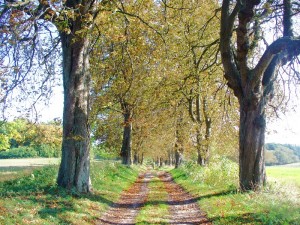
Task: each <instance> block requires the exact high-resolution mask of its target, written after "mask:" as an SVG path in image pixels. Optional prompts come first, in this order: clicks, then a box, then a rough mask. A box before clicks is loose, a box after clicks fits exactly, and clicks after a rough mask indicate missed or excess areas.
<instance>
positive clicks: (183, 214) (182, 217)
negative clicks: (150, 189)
mask: <svg viewBox="0 0 300 225" xmlns="http://www.w3.org/2000/svg"><path fill="white" fill-rule="evenodd" d="M159 178H160V179H161V180H162V181H163V182H164V184H165V188H166V190H167V192H168V193H169V197H168V205H169V212H170V215H169V218H168V220H169V224H202V225H204V224H205V225H206V224H207V225H208V224H212V223H211V222H210V221H209V220H208V219H207V217H206V214H205V213H204V212H203V211H201V210H200V208H199V205H198V203H197V199H196V198H195V197H193V196H192V195H191V194H189V193H187V192H186V191H185V190H184V189H183V188H182V187H181V186H180V185H178V184H176V183H175V182H174V181H173V178H172V177H171V175H170V174H169V173H166V172H160V173H159Z"/></svg>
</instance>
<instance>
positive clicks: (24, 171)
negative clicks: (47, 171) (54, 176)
mask: <svg viewBox="0 0 300 225" xmlns="http://www.w3.org/2000/svg"><path fill="white" fill-rule="evenodd" d="M58 163H59V159H58V158H29V159H0V175H1V176H0V182H1V181H5V180H11V179H16V178H18V177H22V176H26V175H29V174H31V173H32V171H33V170H34V169H36V168H39V167H41V166H45V165H57V164H58Z"/></svg>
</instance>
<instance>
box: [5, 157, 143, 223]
mask: <svg viewBox="0 0 300 225" xmlns="http://www.w3.org/2000/svg"><path fill="white" fill-rule="evenodd" d="M57 169H58V168H57V167H56V166H49V167H44V168H40V169H38V170H34V171H31V170H30V172H29V174H26V173H25V174H22V177H20V176H18V178H17V179H14V180H9V181H4V182H0V195H1V198H0V224H29V223H30V224H43V225H44V224H45V225H47V224H83V225H84V224H93V221H95V220H97V218H99V217H100V216H101V213H103V212H104V211H105V210H106V209H107V208H108V207H109V206H110V205H112V204H113V202H114V201H115V200H116V199H118V198H119V196H120V193H121V192H122V190H123V189H125V188H127V187H128V186H129V185H130V184H132V183H133V182H134V181H135V179H136V177H137V173H138V172H137V170H136V169H132V168H129V167H126V166H123V165H120V164H119V163H116V162H102V163H101V162H99V163H93V165H92V174H91V179H92V182H93V189H94V191H93V193H90V194H84V195H81V194H78V193H73V192H68V191H66V190H64V189H61V188H59V187H57V186H56V184H55V181H56V175H57ZM100 174H101V176H100Z"/></svg>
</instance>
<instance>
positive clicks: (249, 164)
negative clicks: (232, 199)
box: [239, 98, 266, 191]
mask: <svg viewBox="0 0 300 225" xmlns="http://www.w3.org/2000/svg"><path fill="white" fill-rule="evenodd" d="M264 107H265V100H264V98H262V99H261V100H260V101H259V102H258V103H255V101H253V99H252V101H250V100H249V99H248V98H247V99H246V98H244V99H241V100H240V132H239V141H240V143H239V153H240V155H239V162H240V164H239V177H240V186H241V188H242V190H244V191H247V190H257V189H260V188H261V187H262V186H263V184H264V183H265V181H266V173H265V160H264V144H265V129H266V121H265V119H266V118H265V109H264Z"/></svg>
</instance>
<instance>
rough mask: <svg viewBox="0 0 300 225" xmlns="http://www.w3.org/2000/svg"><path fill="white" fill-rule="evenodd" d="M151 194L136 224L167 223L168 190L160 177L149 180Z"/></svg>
mask: <svg viewBox="0 0 300 225" xmlns="http://www.w3.org/2000/svg"><path fill="white" fill-rule="evenodd" d="M148 188H149V194H148V198H147V202H146V204H145V205H144V206H143V208H142V209H141V211H140V212H139V214H138V216H137V218H136V224H167V222H168V220H167V218H166V215H168V214H169V212H168V203H167V200H168V192H167V191H166V190H165V185H164V183H163V182H162V181H160V179H159V178H158V177H155V178H153V179H152V180H151V181H150V182H149V186H148Z"/></svg>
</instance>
